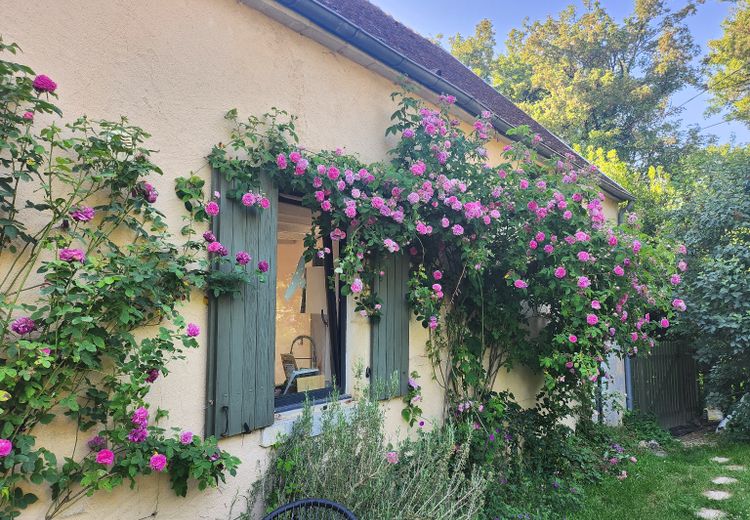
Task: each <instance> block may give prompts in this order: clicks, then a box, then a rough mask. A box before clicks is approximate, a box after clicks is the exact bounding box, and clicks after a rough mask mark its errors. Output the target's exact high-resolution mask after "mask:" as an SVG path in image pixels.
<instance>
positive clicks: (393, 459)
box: [385, 451, 398, 464]
mask: <svg viewBox="0 0 750 520" xmlns="http://www.w3.org/2000/svg"><path fill="white" fill-rule="evenodd" d="M385 460H386V461H388V464H396V463H398V453H397V452H395V451H389V452H388V453H386V454H385Z"/></svg>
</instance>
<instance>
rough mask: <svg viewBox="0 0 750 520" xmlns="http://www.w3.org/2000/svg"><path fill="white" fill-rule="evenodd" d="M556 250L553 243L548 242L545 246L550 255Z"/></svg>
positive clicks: (545, 250)
mask: <svg viewBox="0 0 750 520" xmlns="http://www.w3.org/2000/svg"><path fill="white" fill-rule="evenodd" d="M554 250H555V246H553V245H552V244H547V245H545V246H544V252H545V253H547V254H548V255H551V254H552V252H553V251H554Z"/></svg>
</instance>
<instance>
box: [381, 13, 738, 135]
mask: <svg viewBox="0 0 750 520" xmlns="http://www.w3.org/2000/svg"><path fill="white" fill-rule="evenodd" d="M370 1H371V2H373V3H374V4H376V5H378V6H379V7H381V8H382V9H383V10H384V11H386V12H387V13H389V14H390V15H392V16H393V17H394V18H396V19H397V20H399V21H400V22H402V23H404V24H406V25H408V26H409V27H411V28H412V29H414V30H415V31H417V32H418V33H420V34H422V35H424V36H435V35H437V34H443V35H445V36H446V37H447V36H450V35H453V34H455V33H457V32H460V33H461V34H463V35H469V34H473V33H474V26H475V25H476V23H477V22H478V21H479V20H481V19H482V18H489V19H490V20H492V23H493V25H494V27H495V32H496V39H497V41H498V50H501V49H502V47H503V42H504V41H505V37H506V35H507V34H508V32H509V31H510V30H511V29H513V28H516V27H520V26H521V24H522V22H523V20H524V18H529V19H530V20H532V21H533V20H537V19H544V18H546V17H547V16H548V15H555V14H557V13H558V12H560V11H561V10H562V9H564V8H565V7H566V6H567V5H569V4H571V3H573V4H576V5H577V6H579V7H580V8H582V1H581V0H525V1H519V0H461V1H456V0H370ZM669 4H670V5H671V6H672V7H673V8H674V9H676V8H679V7H680V6H682V5H684V1H680V0H670V1H669ZM602 5H604V7H605V8H606V9H607V11H608V12H609V13H610V14H612V15H613V16H614V17H616V18H618V19H619V18H622V17H624V16H626V15H627V14H628V13H629V12H630V8H631V6H632V0H631V1H628V0H602ZM731 5H732V3H731V2H727V1H720V0H706V3H705V4H703V5H701V6H698V13H697V14H696V15H694V16H692V17H690V18H689V20H688V23H689V25H690V28H691V31H692V32H693V36H694V38H695V41H696V43H698V44H699V45H700V46H701V47H702V49H703V50H704V51H705V49H706V44H707V42H708V40H711V39H715V38H719V37H720V36H721V22H722V20H724V18H726V16H727V14H728V13H729V11H730V8H731ZM698 92H699V90H696V89H694V88H685V89H683V90H682V91H680V92H678V93H677V94H675V95H674V97H673V99H672V105H673V106H678V105H680V104H682V103H684V102H686V101H687V100H688V99H690V98H691V97H693V96H694V95H696V94H697V93H698ZM708 97H709V96H708V94H703V95H701V96H698V97H697V98H696V99H694V100H692V101H689V102H688V103H687V104H686V105H685V107H684V108H685V109H684V111H682V112H681V114H680V117H681V118H682V120H683V123H684V124H686V125H688V124H696V125H698V126H699V127H701V128H704V129H705V130H704V132H705V133H712V134H714V135H716V136H717V137H718V138H719V141H720V142H722V143H726V142H730V140H731V139H732V138H733V136H734V138H735V139H736V142H737V143H747V142H750V129H749V128H748V127H746V126H744V125H742V124H739V123H736V122H731V123H723V124H719V125H717V126H713V127H711V128H706V127H708V126H710V125H714V124H716V123H721V121H722V117H721V115H713V116H710V117H705V116H704V111H705V109H706V103H707V101H708Z"/></svg>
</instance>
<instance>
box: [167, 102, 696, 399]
mask: <svg viewBox="0 0 750 520" xmlns="http://www.w3.org/2000/svg"><path fill="white" fill-rule="evenodd" d="M394 97H395V98H397V99H399V103H398V109H397V110H396V112H395V113H394V114H393V117H392V120H393V123H394V124H393V126H391V127H390V128H388V129H387V132H386V134H387V135H389V134H393V135H394V136H395V140H394V143H395V144H394V147H393V149H392V150H391V152H390V160H389V161H385V162H379V163H375V164H364V163H363V162H362V161H360V160H359V159H358V158H357V157H356V156H353V155H347V154H345V153H344V152H343V150H341V149H336V150H334V151H319V152H313V151H309V150H306V149H305V148H304V147H302V146H300V145H299V143H298V138H297V135H296V133H295V118H294V117H292V116H289V115H288V114H287V113H285V112H283V111H280V110H276V109H274V110H273V111H272V112H270V113H268V114H265V115H264V116H262V117H255V116H253V117H250V118H249V119H248V120H246V121H243V120H240V119H239V118H238V116H237V113H236V111H234V110H233V111H230V112H229V113H228V114H227V118H228V119H229V120H230V121H231V122H232V123H233V125H234V127H233V130H232V133H231V139H230V141H229V143H228V144H226V145H224V144H220V145H217V146H216V147H215V148H214V149H213V151H212V153H211V155H210V157H209V162H210V164H211V166H212V167H214V168H215V169H217V170H218V171H219V172H220V173H221V174H222V175H224V176H225V178H226V179H228V180H230V181H231V182H232V183H233V187H234V188H233V192H234V193H233V196H235V197H237V198H242V199H243V201H244V200H245V198H247V197H251V196H252V197H253V198H254V197H255V194H256V193H257V192H258V189H259V186H260V179H261V177H262V176H270V177H271V178H272V179H273V180H274V181H275V182H276V183H277V184H278V186H279V190H280V192H283V193H289V194H296V195H298V196H300V197H301V200H302V204H303V205H304V206H305V207H307V208H310V209H311V210H312V211H313V216H314V217H313V218H314V224H313V229H312V230H311V232H310V234H309V236H308V237H307V239H306V246H307V250H306V257H307V260H310V259H312V258H313V257H314V256H316V255H317V256H320V257H323V256H325V255H328V254H331V248H326V247H322V246H321V245H320V244H325V242H326V241H327V240H329V239H330V240H331V241H339V244H340V254H339V257H338V258H337V259H336V272H337V273H338V275H339V277H340V279H341V281H342V286H343V292H344V293H345V294H351V295H353V296H354V298H355V301H356V303H357V310H358V311H359V312H360V313H361V314H362V315H364V316H370V317H371V318H372V319H379V313H380V309H381V308H382V305H383V302H382V301H381V300H380V299H379V298H378V295H377V294H374V293H373V290H372V287H373V286H374V283H373V282H374V281H375V279H376V277H378V276H381V272H382V268H381V265H382V261H383V259H384V258H386V257H387V256H388V255H405V256H406V257H407V258H408V259H409V260H410V262H411V274H410V281H409V294H408V297H409V300H410V302H411V304H412V307H413V309H414V313H415V314H416V316H417V318H418V320H419V321H421V322H422V324H423V325H424V326H425V327H428V328H429V329H430V330H431V331H432V333H433V334H432V338H433V340H432V341H431V345H430V347H431V348H430V353H431V356H432V359H433V362H434V366H435V372H436V373H435V375H436V377H437V378H438V379H439V381H440V382H441V383H442V384H444V386H445V388H446V389H447V390H448V397H449V398H450V399H452V400H454V402H455V401H456V400H458V399H463V398H465V397H467V396H469V397H478V398H485V397H487V396H488V395H489V394H490V393H491V391H492V388H493V384H494V382H495V378H496V375H497V373H498V370H499V369H500V368H502V367H504V368H510V367H511V366H512V365H513V364H515V363H523V364H526V365H528V366H531V367H533V368H535V369H538V370H540V371H541V372H543V373H544V376H545V387H546V389H547V391H549V392H552V391H559V392H561V393H562V394H565V393H566V392H567V391H568V390H570V389H576V388H581V387H585V386H586V385H588V384H590V382H592V381H595V380H596V379H597V378H598V377H599V375H600V373H599V371H600V362H601V361H602V360H603V358H604V356H605V355H606V354H607V352H608V351H610V350H611V349H614V350H615V351H617V352H619V353H621V354H635V353H636V352H638V351H639V350H640V351H648V350H649V349H650V348H652V347H653V346H654V342H655V337H657V336H658V335H659V334H662V333H664V331H665V329H667V327H669V324H670V321H671V320H673V319H674V317H675V314H676V313H677V312H680V311H682V310H684V309H685V304H684V302H683V301H682V300H681V299H679V298H678V297H676V296H675V291H676V286H678V285H679V283H680V277H679V274H678V258H676V255H677V254H678V248H677V247H675V246H673V245H671V244H666V243H663V242H658V241H654V240H652V239H650V238H649V237H647V236H644V235H643V234H641V233H640V232H639V224H638V220H637V217H636V216H635V215H629V216H628V219H627V223H625V224H624V225H622V226H614V225H613V224H612V223H610V222H607V221H606V220H605V215H604V206H603V201H604V198H605V196H604V194H603V193H602V192H601V191H600V190H599V188H598V173H597V172H596V171H595V169H593V168H591V167H589V166H580V165H578V164H577V163H576V162H575V161H574V156H572V155H569V156H566V157H562V158H559V159H552V160H546V159H544V158H542V157H540V156H539V155H538V154H537V151H536V146H537V145H539V142H540V139H539V137H538V136H531V135H530V134H529V132H528V129H526V128H519V129H516V130H514V131H513V133H514V135H515V137H516V138H517V139H518V142H516V143H514V144H512V145H508V146H505V148H504V150H503V152H502V154H501V155H500V156H499V157H493V158H492V159H490V158H489V157H488V152H487V146H488V145H489V143H490V142H491V141H492V140H493V139H495V137H496V134H495V131H494V130H493V128H492V126H491V124H490V117H491V114H490V113H489V112H485V113H483V114H481V115H480V117H478V118H477V119H476V121H474V123H473V126H472V127H470V129H467V130H465V129H464V128H462V125H461V124H460V123H459V121H458V120H457V119H455V118H454V117H452V116H451V109H452V104H453V102H454V99H453V98H452V97H451V96H441V104H440V108H439V109H438V110H435V109H432V108H430V107H428V106H425V105H424V104H422V103H421V102H420V101H419V100H417V99H415V98H413V97H410V96H408V95H401V94H394ZM180 182H182V183H188V184H189V183H190V182H191V181H190V179H182V180H181V181H180ZM248 194H249V195H248ZM614 345H619V347H617V348H615V347H614Z"/></svg>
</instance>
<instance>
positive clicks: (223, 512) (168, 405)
mask: <svg viewBox="0 0 750 520" xmlns="http://www.w3.org/2000/svg"><path fill="white" fill-rule="evenodd" d="M0 34H2V35H3V37H4V39H5V40H7V41H13V42H17V43H18V44H19V45H20V46H21V48H22V49H23V51H24V55H23V59H24V61H25V62H26V63H28V64H29V65H31V66H32V67H33V68H34V69H35V70H37V71H39V72H44V73H45V74H48V75H50V76H52V77H54V78H55V80H56V81H57V82H58V84H59V85H60V92H64V94H65V95H63V96H61V98H60V103H59V105H60V107H61V108H62V109H63V111H64V113H65V115H66V117H68V118H73V117H75V116H78V115H79V114H84V113H85V114H87V115H89V116H90V117H93V118H115V117H117V116H118V115H120V114H122V115H127V116H128V118H129V119H130V120H131V121H132V122H134V123H136V124H138V125H139V126H142V127H143V128H145V129H147V131H149V132H150V133H152V135H153V138H152V139H151V141H150V144H151V146H152V147H153V148H154V149H156V150H158V154H156V157H155V159H156V162H158V164H160V166H161V167H162V168H163V170H164V172H165V175H164V177H163V178H160V179H157V180H156V182H158V183H159V184H158V187H159V191H160V192H161V197H160V199H159V201H158V205H159V207H160V209H161V210H162V211H163V212H164V213H165V214H166V215H167V217H168V223H169V224H170V226H171V228H172V229H174V230H176V229H179V227H180V225H181V217H182V215H183V209H182V207H181V205H180V201H179V200H178V199H177V198H176V196H175V195H174V192H173V189H172V188H173V184H174V178H175V177H177V176H181V175H186V174H188V173H189V172H190V171H194V172H196V173H197V174H199V175H202V176H204V177H205V178H206V179H207V180H209V179H210V178H211V172H210V169H209V168H208V167H207V166H206V159H205V157H206V155H207V154H208V152H209V151H210V149H211V146H212V145H213V144H215V143H216V142H218V141H220V140H222V139H225V138H226V136H227V126H226V121H225V120H224V118H223V114H224V113H225V112H226V111H227V110H228V109H230V108H237V110H238V112H239V113H240V114H259V113H263V112H265V111H267V110H268V109H269V108H270V107H272V106H276V107H280V108H283V109H285V110H288V111H290V112H291V113H294V114H298V115H299V116H300V119H299V124H298V130H299V133H300V137H301V140H302V143H303V144H304V145H305V146H306V147H307V148H309V149H322V148H331V147H334V146H340V147H343V148H345V149H346V150H347V151H348V152H351V153H357V154H359V155H360V157H361V158H362V159H363V160H365V161H376V160H379V159H382V158H384V157H385V156H386V153H387V150H388V149H389V148H390V147H391V146H392V144H393V141H392V140H391V139H390V138H386V137H385V136H384V135H383V131H384V129H385V128H386V127H387V126H388V124H389V118H390V115H391V113H392V112H393V109H394V104H393V102H392V101H391V98H390V94H391V92H393V91H394V90H398V88H399V82H400V81H401V78H402V77H404V76H406V77H407V78H408V79H409V80H410V81H411V82H413V84H414V86H415V87H416V93H417V95H418V96H421V97H422V98H423V99H425V100H426V101H428V102H432V103H434V102H435V101H436V100H437V96H438V95H439V94H441V93H446V94H450V95H454V96H455V97H456V98H457V103H456V107H457V116H458V117H460V118H462V119H463V120H464V121H466V122H468V123H470V122H471V121H472V118H473V116H474V115H475V114H477V113H479V112H480V111H482V110H489V111H491V112H492V113H493V114H494V117H493V123H494V126H495V127H496V128H497V129H498V130H499V131H500V132H501V134H502V133H503V132H505V131H506V130H508V129H510V128H513V127H515V126H518V125H529V126H531V128H532V129H533V130H534V131H535V132H537V133H539V134H540V135H541V137H542V139H543V147H542V152H543V153H545V154H547V155H548V156H551V157H554V156H559V155H564V154H566V153H572V151H571V150H570V148H569V147H568V146H567V145H566V144H565V143H563V142H562V141H561V140H560V139H559V138H557V137H556V136H554V135H553V134H551V133H550V132H549V131H547V130H546V129H544V128H543V127H542V126H540V125H539V124H538V123H536V122H535V121H534V120H532V119H531V118H530V117H529V116H528V115H527V114H525V113H524V112H522V111H521V110H520V109H518V108H517V107H516V106H515V105H513V103H511V102H510V101H509V100H507V99H506V98H504V97H503V96H502V95H500V94H499V93H497V92H496V91H495V90H494V89H492V88H491V87H490V86H489V85H487V84H485V83H484V82H483V81H482V80H481V79H480V78H478V77H477V76H475V75H474V74H473V73H472V72H471V71H469V70H468V69H467V68H466V67H464V66H463V65H462V64H461V63H459V62H458V61H457V60H456V59H455V58H453V57H452V56H450V55H449V54H448V53H447V52H446V51H444V50H442V49H441V48H439V47H437V46H435V45H434V44H432V43H430V42H429V41H428V40H426V39H425V38H423V37H421V36H419V35H417V34H416V33H414V32H412V31H411V30H410V29H408V28H407V27H405V26H403V25H402V24H400V23H398V22H397V21H396V20H394V19H392V18H391V17H389V16H388V15H387V14H385V13H384V12H382V11H381V10H380V9H378V8H377V7H375V6H373V5H371V4H369V3H368V2H367V1H365V0H280V1H273V0H244V1H242V2H237V1H236V0H214V1H211V2H209V1H206V0H179V1H178V0H167V1H162V2H147V1H145V0H132V1H125V0H112V1H109V2H98V3H96V4H91V3H89V2H85V1H83V0H63V1H60V2H42V1H40V0H9V1H8V2H6V3H5V4H4V5H3V17H2V19H1V20H0ZM508 142H510V140H509V138H508V137H505V136H501V137H500V138H499V139H498V140H497V141H496V142H494V143H493V145H492V147H491V148H490V150H489V156H490V159H492V158H493V157H495V158H496V157H497V156H498V154H499V152H500V150H501V149H502V147H503V146H504V145H505V144H507V143H508ZM581 160H582V159H581ZM600 184H601V188H602V190H603V191H604V193H605V194H606V196H607V199H606V201H605V203H604V206H605V210H606V212H607V215H608V217H609V218H610V219H612V220H615V219H617V216H618V204H619V203H620V202H623V201H627V200H629V199H630V198H631V196H630V194H629V193H628V192H627V191H626V190H624V189H623V188H622V187H621V186H619V185H618V184H617V183H615V182H614V181H612V180H611V179H609V178H607V177H606V176H604V175H601V177H600ZM271 191H273V187H269V192H271ZM292 202H293V200H291V199H287V198H285V197H284V196H283V194H281V196H280V199H279V203H278V204H277V205H274V207H276V208H277V209H276V210H275V212H272V213H269V215H274V217H273V218H274V223H273V226H274V227H275V228H276V231H275V232H274V233H275V236H274V240H272V241H271V243H272V244H273V247H274V248H275V249H274V250H273V251H269V255H270V256H272V257H275V258H276V262H272V268H271V271H270V272H269V273H270V275H271V280H270V282H271V283H272V284H275V287H276V290H275V295H273V294H272V295H271V296H270V297H268V298H267V299H266V300H264V301H262V302H256V303H255V305H257V307H253V308H246V309H244V310H243V311H242V312H244V314H238V315H235V314H234V312H235V311H234V310H227V308H222V307H217V304H212V305H211V306H209V305H208V304H207V300H204V299H203V298H201V297H200V295H195V297H194V298H193V299H192V301H191V302H190V303H189V304H188V305H186V307H185V308H184V315H185V317H186V319H187V321H190V322H194V323H197V324H199V325H200V326H201V328H202V329H203V330H209V331H210V334H203V335H201V336H200V340H201V348H200V349H198V350H195V351H191V352H188V357H187V359H185V360H184V361H179V362H175V363H173V364H172V372H171V373H170V375H169V376H168V377H167V378H163V379H160V380H159V381H157V383H155V385H154V389H153V391H152V395H151V400H152V403H153V405H155V406H159V407H162V408H165V409H168V410H169V411H170V419H169V420H170V422H171V424H174V425H180V426H182V427H184V428H189V429H191V430H192V431H194V432H202V433H204V434H206V435H211V434H214V435H217V436H222V437H223V439H222V441H221V448H222V449H224V450H228V451H229V452H231V453H233V454H235V455H237V456H238V457H240V458H241V459H242V461H243V464H242V466H241V467H240V472H239V474H238V475H237V477H236V478H233V479H231V480H230V481H229V482H228V484H227V485H224V486H222V487H220V488H219V489H218V490H208V491H206V492H203V493H198V492H196V493H192V494H189V495H188V498H185V499H182V498H177V497H175V496H174V495H173V494H172V493H171V491H170V490H169V483H168V481H167V479H166V477H164V476H153V477H148V478H143V479H141V480H140V481H139V485H138V488H137V490H136V491H131V490H130V489H128V488H127V487H122V488H119V489H117V490H116V491H114V492H112V493H109V494H107V493H98V494H96V495H95V496H93V497H91V498H89V499H86V500H84V501H81V502H79V503H77V504H76V505H75V506H74V507H73V508H72V509H71V510H69V511H68V512H67V513H66V514H67V515H68V516H69V517H75V518H82V519H93V518H102V515H105V517H106V518H123V519H137V518H150V517H151V516H157V517H158V518H168V519H183V518H217V517H220V518H223V517H226V516H227V514H228V511H229V509H230V507H231V505H232V503H233V501H234V500H235V499H236V498H237V496H238V495H241V494H243V493H245V492H246V491H247V489H248V488H249V487H250V486H251V485H252V482H253V481H254V480H255V479H256V478H257V473H258V470H259V467H262V466H263V464H264V462H265V461H266V460H267V458H268V454H269V449H268V447H269V446H270V445H271V444H272V443H273V442H274V441H275V440H276V439H277V436H278V435H279V434H280V433H283V432H285V431H287V430H288V428H289V426H290V425H291V423H292V422H293V420H294V418H295V417H296V416H297V414H298V413H299V406H300V402H301V399H302V395H303V393H302V392H303V391H305V390H307V391H309V392H310V394H311V395H313V397H316V398H318V399H319V400H320V401H321V402H325V399H326V396H327V395H328V391H329V390H328V389H329V387H330V386H331V384H332V382H333V381H334V380H335V381H338V383H339V385H340V386H342V391H343V393H344V394H345V395H346V394H349V393H351V392H352V389H353V387H354V384H355V367H356V366H357V365H358V364H360V365H361V366H363V367H364V368H365V369H366V373H367V374H370V375H371V376H372V374H373V373H377V372H378V371H379V372H380V373H386V372H391V371H393V370H396V371H398V372H399V373H400V374H401V383H402V385H403V384H405V377H406V375H407V374H408V373H409V372H410V371H417V372H419V373H420V374H421V375H422V379H421V382H422V384H423V387H424V390H423V395H424V406H423V410H424V412H425V416H426V418H427V419H439V418H440V417H441V415H442V396H441V391H440V389H439V387H438V386H437V385H435V384H434V383H433V382H431V380H430V371H431V368H430V363H429V360H428V359H427V358H426V355H425V342H426V340H427V337H428V334H427V332H426V330H425V329H423V328H422V326H421V325H420V324H418V323H416V321H414V320H413V319H412V320H408V319H406V320H405V319H404V318H407V317H408V313H406V312H401V313H400V314H398V315H394V316H392V318H393V319H394V320H398V323H399V326H398V327H392V328H391V329H390V331H389V332H388V333H387V334H388V335H387V336H382V337H381V336H379V335H378V334H379V333H377V332H372V331H371V325H370V323H369V322H368V320H366V319H365V318H362V317H360V316H358V315H357V314H356V313H355V312H354V309H353V304H352V301H351V300H347V299H344V298H340V297H338V296H337V295H336V294H332V293H331V292H330V291H327V290H326V285H325V283H324V276H325V270H326V266H325V265H317V264H315V263H311V264H309V265H307V266H305V265H304V264H303V265H302V266H299V264H298V259H299V257H300V252H301V250H302V243H301V240H302V237H303V236H304V234H305V232H306V229H307V228H309V226H310V214H309V213H306V212H305V211H304V210H303V209H302V208H300V207H299V206H296V205H294V204H293V203H292ZM221 218H231V217H228V216H222V217H221ZM259 247H260V246H259ZM295 275H296V276H297V277H299V276H303V277H304V278H305V279H306V280H307V285H306V288H305V290H304V291H302V290H299V289H298V290H295V286H297V285H299V281H298V280H297V281H295ZM238 312H239V311H238ZM238 324H240V325H242V327H243V328H239V326H238ZM260 330H272V331H273V332H274V333H275V339H274V340H273V341H271V340H270V339H269V338H273V337H274V334H271V335H270V336H269V335H265V336H264V335H263V334H262V333H261V334H258V331H260ZM382 334H386V333H382ZM407 344H408V349H406V348H398V347H399V346H401V347H405V346H406V345H407ZM365 382H367V380H365ZM539 384H540V380H539V378H537V377H535V376H534V375H533V374H531V373H530V372H528V371H526V370H523V369H518V370H515V371H514V372H512V373H510V374H502V375H501V381H500V385H501V386H502V387H503V388H508V389H511V390H512V391H513V392H514V394H515V395H516V397H517V398H518V399H519V401H520V403H521V404H526V405H529V404H532V403H533V402H534V395H535V394H536V391H537V389H538V388H539ZM384 407H385V408H386V410H387V425H388V428H389V430H390V431H391V432H393V433H394V434H397V433H400V434H404V433H405V431H406V425H405V424H404V423H403V421H402V419H401V417H400V409H401V403H400V400H397V399H396V400H391V401H386V402H384ZM40 437H41V438H40V439H39V442H40V443H43V444H45V445H48V446H54V447H56V449H57V450H58V451H59V452H60V453H66V454H70V453H73V452H74V450H75V449H76V448H75V446H76V442H75V441H76V439H75V438H74V436H73V435H72V431H71V430H70V428H69V425H67V424H65V422H64V421H62V420H61V421H58V422H56V423H53V424H51V425H49V426H48V427H45V429H44V430H43V431H41V435H40ZM78 449H80V448H78ZM41 502H43V501H41ZM43 509H46V507H45V506H44V504H43V503H40V504H38V505H37V506H34V507H32V508H30V509H29V510H27V512H26V513H24V515H23V516H22V518H38V517H39V515H41V514H42V513H41V511H42V510H43Z"/></svg>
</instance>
